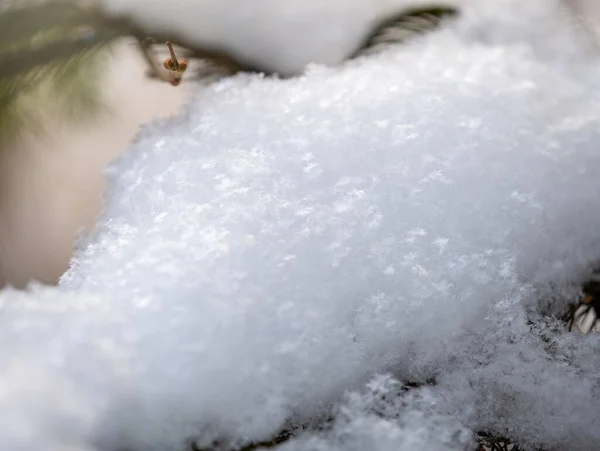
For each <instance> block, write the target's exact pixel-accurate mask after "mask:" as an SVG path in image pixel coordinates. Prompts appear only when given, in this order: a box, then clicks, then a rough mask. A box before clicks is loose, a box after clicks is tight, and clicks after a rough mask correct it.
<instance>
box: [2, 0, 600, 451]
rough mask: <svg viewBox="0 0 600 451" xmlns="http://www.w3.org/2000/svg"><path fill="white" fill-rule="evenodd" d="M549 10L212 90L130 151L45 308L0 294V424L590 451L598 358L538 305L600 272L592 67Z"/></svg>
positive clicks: (90, 437) (113, 442)
mask: <svg viewBox="0 0 600 451" xmlns="http://www.w3.org/2000/svg"><path fill="white" fill-rule="evenodd" d="M503 5H504V7H505V8H508V6H510V3H509V2H507V3H506V4H503ZM554 6H556V5H554ZM547 8H548V5H547V2H532V4H531V5H529V7H528V10H527V11H524V12H523V16H521V17H515V16H514V14H513V13H510V11H509V9H506V10H501V11H502V13H501V14H494V15H493V17H492V16H490V14H489V11H488V10H487V9H486V8H482V10H481V11H480V12H478V13H477V14H476V13H475V12H472V13H470V14H469V15H467V16H466V17H465V19H464V21H462V22H460V23H458V24H457V25H456V26H454V27H452V28H450V29H448V30H445V31H440V32H439V33H436V34H435V35H432V36H429V37H427V38H425V39H422V40H418V41H415V42H414V43H412V44H411V45H409V46H407V47H402V48H399V49H394V50H390V51H388V52H385V53H384V54H381V55H379V56H377V57H372V58H367V59H363V60H359V61H356V62H353V63H350V64H347V65H345V66H344V67H341V68H325V67H317V66H313V67H311V68H310V69H309V70H308V71H307V73H306V74H305V75H303V76H302V77H299V78H297V79H292V80H286V81H282V80H277V79H266V78H263V77H260V76H237V77H235V78H232V79H228V80H223V81H221V82H218V83H216V84H214V85H213V86H211V87H209V88H207V89H204V90H202V91H200V92H198V94H197V95H196V96H195V98H194V99H192V100H191V101H190V103H189V105H188V108H187V110H186V112H185V114H182V115H181V117H179V118H177V119H175V120H170V121H167V122H162V123H155V124H152V125H151V126H148V127H146V128H145V129H144V130H143V131H142V132H141V133H140V135H139V136H138V138H137V140H136V142H135V143H134V144H133V145H132V146H131V148H130V149H129V151H128V152H126V154H125V155H123V156H122V157H121V158H120V159H119V160H118V161H117V162H115V164H114V165H113V166H112V168H111V170H110V190H109V193H108V196H107V204H106V211H105V213H104V215H103V216H102V217H101V218H100V219H99V222H98V226H97V230H96V232H95V234H94V236H93V237H92V239H91V240H90V241H89V242H88V243H85V244H82V246H81V250H80V251H79V252H78V254H77V256H76V257H75V258H74V260H73V262H72V267H71V269H70V271H69V272H67V273H66V274H65V275H64V277H63V278H62V281H61V288H60V289H59V290H51V289H36V290H34V292H33V293H32V294H29V295H26V294H19V293H15V292H10V291H8V292H5V293H4V294H3V305H4V307H3V311H4V312H5V313H4V316H3V320H4V323H3V328H2V336H3V341H2V343H3V344H4V348H3V352H4V353H5V359H4V362H5V376H4V380H5V382H4V387H5V393H4V394H3V398H1V399H2V401H1V402H2V405H3V407H5V408H7V409H8V408H10V409H11V412H12V419H13V421H14V422H15V423H16V424H17V425H18V426H19V427H20V428H23V430H25V431H28V430H29V431H33V430H35V431H39V430H40V427H42V426H43V427H44V428H43V429H41V430H42V431H43V432H44V434H43V438H44V440H45V441H46V446H45V449H50V448H49V446H48V443H49V444H50V445H52V444H54V443H56V446H55V448H54V449H65V447H66V446H67V445H72V446H74V447H75V446H79V448H73V449H82V448H81V447H83V446H87V447H89V448H90V449H100V450H125V449H127V450H129V449H131V450H138V449H139V450H141V449H144V450H167V449H182V446H183V444H184V442H185V441H186V440H187V439H189V438H191V437H195V438H196V439H197V440H198V443H199V445H200V446H209V445H210V444H211V443H213V441H214V440H225V441H227V443H229V444H230V445H235V444H242V443H248V442H251V441H257V440H263V439H268V438H269V437H271V436H272V435H273V434H275V433H277V432H278V431H279V430H280V429H281V428H282V427H284V426H285V427H287V426H291V427H293V426H294V425H300V424H305V423H307V422H311V421H315V419H317V420H318V419H319V418H327V417H328V416H329V415H330V414H331V413H332V412H333V413H334V416H335V420H334V423H333V426H332V428H331V429H330V430H329V431H327V432H321V433H317V432H309V433H307V434H305V435H303V436H301V437H299V438H298V439H296V440H293V441H291V442H289V443H287V444H285V445H282V446H283V447H284V448H289V449H302V450H308V449H313V450H321V449H323V450H324V449H340V450H341V449H344V450H354V449H356V450H359V449H375V450H382V451H383V450H388V449H407V450H408V449H425V448H426V447H427V448H428V449H464V447H466V446H468V445H469V444H470V443H471V432H473V431H477V430H480V429H486V430H490V431H492V432H496V433H503V434H505V435H509V436H512V437H515V438H517V439H519V440H520V441H521V442H522V443H524V444H532V445H534V444H535V445H543V446H545V447H548V448H552V449H554V448H558V449H560V448H562V449H566V448H567V447H568V448H569V449H591V447H594V446H595V444H596V443H597V442H598V440H599V439H600V436H599V435H600V433H599V432H598V431H600V428H598V425H599V424H598V423H599V421H600V419H599V417H597V415H596V412H597V411H598V408H599V407H600V393H598V390H599V386H598V382H599V381H598V371H597V368H598V365H599V364H600V361H599V360H600V358H599V357H598V356H599V354H598V347H599V346H600V342H599V340H598V338H597V337H595V336H590V337H586V338H585V339H581V338H578V337H575V336H574V335H571V334H564V333H563V331H561V330H560V326H559V325H558V323H556V322H555V321H553V320H551V319H548V318H546V317H543V316H542V315H541V314H540V313H542V310H541V303H540V302H539V301H540V299H549V300H550V297H549V296H550V295H553V296H555V297H556V298H557V299H558V300H555V301H554V302H549V303H548V305H547V306H546V305H545V306H544V310H543V312H544V313H548V312H549V313H552V312H559V311H560V309H561V307H562V306H563V303H562V302H561V301H560V296H559V295H563V294H571V293H573V292H575V291H576V288H575V287H576V284H577V283H578V282H581V281H582V280H583V279H584V278H585V277H586V274H587V270H588V269H589V267H590V265H591V264H592V263H593V262H594V261H596V260H597V259H598V256H599V255H600V235H598V233H597V231H598V230H600V214H599V213H598V211H597V202H598V197H599V195H600V181H599V179H598V177H597V172H596V168H597V167H599V165H600V153H599V152H598V142H599V141H598V140H599V138H600V127H599V126H600V109H599V106H600V89H599V88H600V64H599V63H598V59H597V55H596V54H595V53H593V52H594V50H593V48H592V47H591V46H587V45H585V44H581V43H582V42H583V38H582V36H581V34H580V33H579V32H578V31H577V30H573V29H572V28H571V27H570V25H571V24H570V23H569V21H568V20H564V19H563V18H562V17H561V16H559V15H558V14H557V12H556V11H557V10H554V12H552V11H550V12H548V9H547ZM540 15H542V16H544V17H545V18H546V19H545V21H543V22H541V23H540V24H539V25H536V27H537V28H536V29H535V30H534V31H533V32H532V31H531V28H530V27H531V24H532V23H534V24H537V22H536V21H534V20H533V19H535V18H539V16H540ZM475 19H477V20H475ZM556 30H559V32H557V31H556ZM551 48H554V49H557V50H556V51H555V52H549V50H550V49H551ZM17 357H18V358H17ZM24 373H25V374H27V375H28V377H29V378H31V379H23V378H22V377H21V375H22V374H24ZM387 373H389V374H391V375H392V376H385V375H384V374H387ZM428 380H429V381H431V380H435V382H436V383H435V385H433V386H431V387H425V388H420V389H416V390H412V391H410V392H409V393H408V394H406V393H404V392H403V390H402V388H401V383H400V382H402V381H403V382H406V381H416V382H420V383H425V382H426V381H428ZM48 381H50V382H52V384H51V385H52V387H55V386H60V387H63V391H64V395H62V396H60V398H59V400H60V402H56V399H55V398H54V397H55V396H56V395H55V391H51V390H50V385H49V384H48ZM53 381H56V382H53ZM55 384H57V385H55ZM23 386H25V387H26V388H27V387H30V386H35V387H36V388H37V392H36V393H37V396H36V400H37V402H35V403H34V402H31V403H30V402H27V400H28V397H24V394H23V393H24V392H22V391H19V390H25V389H23ZM25 393H30V392H27V391H25ZM403 393H404V394H403ZM23 399H24V401H22V400H23ZM67 400H72V401H71V402H67ZM40 425H41V426H40ZM27 428H29V429H27ZM14 430H17V429H15V428H12V427H11V428H8V427H7V428H6V430H5V431H2V434H3V435H2V437H1V439H2V440H3V441H4V442H5V443H10V448H11V449H25V447H28V448H29V447H30V446H32V445H34V444H36V440H37V439H33V438H31V437H32V435H28V434H26V433H22V434H17V433H14V432H12V431H14ZM38 437H39V435H38ZM9 441H10V442H9ZM19 446H21V448H19ZM61 446H62V447H61Z"/></svg>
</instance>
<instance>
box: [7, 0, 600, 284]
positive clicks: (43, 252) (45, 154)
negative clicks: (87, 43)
mask: <svg viewBox="0 0 600 451" xmlns="http://www.w3.org/2000/svg"><path fill="white" fill-rule="evenodd" d="M189 1H190V2H193V0H189ZM202 1H204V0H196V2H197V3H200V2H202ZM332 1H333V0H332ZM348 1H351V0H348ZM470 1H476V0H462V1H460V2H449V3H450V4H466V3H469V2H470ZM481 1H486V2H488V3H489V2H491V1H492V0H481ZM499 1H501V0H499ZM298 2H300V3H302V0H298ZM335 2H336V3H337V4H340V5H342V6H343V1H341V0H335ZM108 3H109V4H119V2H116V3H115V2H111V1H109V2H108ZM130 3H132V4H134V5H136V6H137V7H140V5H143V3H144V2H143V1H142V0H137V1H136V2H130ZM146 3H148V5H150V4H154V5H155V6H156V4H160V3H161V2H159V1H151V0H148V1H146ZM163 3H164V4H165V5H166V4H167V3H168V2H166V0H165V2H163ZM205 3H207V4H208V6H207V7H206V8H210V4H209V3H211V2H210V1H208V0H207V1H205ZM263 3H264V2H263ZM288 3H290V2H288ZM363 3H364V4H368V2H366V3H365V2H363ZM374 3H376V4H378V5H380V6H381V5H383V4H384V3H386V2H385V0H381V1H379V0H378V1H375V2H374ZM388 3H389V2H388ZM405 3H406V4H407V6H410V5H411V2H410V0H407V1H406V2H405ZM419 3H423V2H419ZM572 3H573V4H574V5H575V6H576V7H577V9H578V11H579V12H580V14H581V15H582V18H584V19H585V21H586V22H587V23H588V25H589V26H590V27H591V28H594V26H595V25H594V24H598V23H600V1H599V0H573V2H572ZM22 4H23V1H7V0H0V51H1V50H6V49H9V48H10V47H11V45H12V44H13V42H17V41H18V39H17V38H14V37H13V36H12V35H10V34H9V33H10V32H13V33H16V35H18V33H20V32H21V31H22V30H24V29H25V28H27V27H26V24H24V23H19V21H15V20H14V19H12V18H11V19H10V20H8V19H7V17H8V16H7V14H8V13H9V12H10V11H12V10H13V9H14V8H15V7H17V6H19V5H22ZM212 4H213V5H217V3H216V2H214V1H213V2H212ZM230 4H232V5H237V7H240V5H241V4H242V3H240V2H235V1H232V2H230ZM290 4H291V3H290ZM223 5H224V3H220V4H219V14H221V15H222V14H224V13H223V11H226V8H224V7H223ZM159 9H160V8H159ZM242 9H244V11H242V12H241V13H243V14H246V15H248V14H250V16H247V17H248V19H256V18H254V17H252V16H251V15H252V14H260V11H258V12H256V11H252V10H248V9H247V8H242ZM237 12H238V13H240V11H239V10H238V11H237ZM225 14H226V12H225ZM287 14H288V15H289V14H290V13H289V11H288V12H287ZM3 17H4V18H5V21H4V23H3V22H2V20H3V19H2V18H3ZM307 17H309V19H308V20H309V21H310V16H307ZM304 20H305V21H306V20H307V19H306V18H304ZM256 23H260V22H256ZM279 25H280V26H281V24H279ZM309 25H310V24H309ZM11 30H12V31H11ZM79 32H81V33H85V32H86V30H79ZM220 33H221V34H222V31H221V32H220ZM16 35H15V36H16ZM217 35H218V33H217ZM23 39H28V38H27V36H25V37H24V38H23ZM35 39H40V37H39V36H37V35H36V37H35ZM43 39H45V38H43ZM271 39H272V40H273V41H277V39H278V36H276V35H274V36H272V37H271ZM19 42H20V41H19ZM21 44H22V45H23V46H24V47H23V48H28V46H33V45H34V44H35V42H33V40H32V41H31V42H29V41H27V42H25V41H23V42H21ZM328 45H334V46H335V43H333V44H332V43H329V44H328ZM9 50H10V49H9ZM13 53H14V52H13ZM1 55H2V54H1V53H0V64H2V66H0V74H2V70H9V69H11V68H12V67H14V66H15V65H18V64H20V62H21V60H19V59H18V58H17V59H14V58H13V59H11V60H9V63H7V62H6V60H2V56H1ZM292 56H293V55H292ZM92 58H93V60H89V61H87V62H84V63H83V64H84V65H87V66H88V68H89V67H92V70H91V71H88V72H87V73H86V71H85V70H84V71H83V72H81V71H79V69H77V68H76V67H75V68H71V69H70V71H66V70H65V73H66V75H64V76H63V78H62V79H61V78H60V77H59V80H61V81H59V82H57V83H56V84H55V85H53V84H52V83H47V84H46V85H44V86H43V87H42V88H36V90H35V91H34V92H28V91H27V90H28V89H29V87H28V85H27V83H26V81H27V80H25V79H23V78H22V77H21V78H19V77H16V78H15V77H5V79H4V80H3V79H2V78H0V286H1V285H5V284H11V285H14V286H17V287H23V286H24V285H26V284H27V283H28V282H29V281H31V280H33V279H35V280H39V281H42V282H45V283H50V284H52V283H55V282H56V281H57V279H58V277H60V275H61V274H62V273H63V272H64V271H65V270H66V269H67V267H68V262H69V259H70V257H71V254H72V251H73V247H74V243H75V240H76V238H77V237H78V236H79V235H80V234H82V233H83V234H84V233H86V232H88V231H89V230H90V229H91V228H92V227H93V225H94V223H95V220H96V218H97V216H98V214H99V213H100V212H101V208H102V194H103V190H104V186H105V182H104V178H103V170H104V168H105V166H106V164H107V163H108V162H110V161H111V160H112V159H113V158H115V157H116V156H117V155H118V154H119V153H120V152H122V151H123V150H124V149H125V148H126V147H127V145H128V143H129V142H130V140H131V139H132V138H133V137H134V136H135V135H136V133H137V131H138V130H139V127H140V125H142V124H145V123H148V122H150V121H152V120H154V119H157V118H160V117H168V116H171V115H173V114H176V113H177V112H178V111H179V109H180V108H181V106H182V105H183V103H184V102H185V100H186V98H188V97H189V96H190V95H192V93H193V92H194V91H195V90H196V89H198V84H197V83H194V82H192V81H189V82H184V83H182V84H181V85H180V86H177V87H173V86H171V85H170V84H168V83H164V82H161V81H159V80H156V79H151V78H149V77H147V76H146V75H147V70H148V66H147V63H146V61H145V60H144V58H143V56H142V54H141V53H140V52H139V51H138V47H137V44H136V43H135V42H134V41H133V40H132V39H127V38H123V39H120V40H118V41H117V42H116V43H114V45H112V46H111V48H110V49H109V50H107V51H105V52H104V53H99V54H96V55H94V56H93V57H92ZM22 59H23V60H26V59H27V56H26V55H25V56H24V57H23V58H22ZM161 61H162V60H161ZM79 63H80V64H81V61H79ZM60 64H66V63H60ZM60 64H59V67H58V69H57V70H58V71H59V75H60V74H62V72H60V71H61V70H63V69H65V67H63V66H60ZM61 76H62V75H61ZM53 77H56V74H53ZM77 77H83V78H77ZM50 78H52V77H50ZM7 80H9V81H7ZM15 80H16V81H15ZM24 81H25V82H24ZM61 89H65V90H66V95H65V98H66V99H67V100H70V101H73V102H74V103H75V105H71V104H69V105H67V110H69V108H70V109H71V110H69V111H68V114H66V113H64V111H63V110H64V108H63V109H61V113H60V114H58V113H57V111H58V109H59V106H58V105H57V104H56V102H57V101H56V99H55V98H53V94H54V93H55V92H56V90H58V91H60V90H61ZM91 93H93V95H92V94H91ZM25 94H26V95H25ZM15 99H16V100H15ZM79 99H82V101H81V102H79ZM78 102H79V103H78ZM67 103H68V102H67ZM63 106H64V105H63ZM61 108H62V107H61ZM90 111H91V112H92V113H93V114H91V113H90ZM88 113H90V114H88ZM87 116H89V118H86V117H87Z"/></svg>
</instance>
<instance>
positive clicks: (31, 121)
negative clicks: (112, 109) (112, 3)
mask: <svg viewBox="0 0 600 451" xmlns="http://www.w3.org/2000/svg"><path fill="white" fill-rule="evenodd" d="M97 22H98V19H97V14H96V10H95V9H94V8H90V7H82V6H78V4H77V3H75V1H65V0H63V1H52V2H34V1H31V0H30V1H22V2H20V3H19V5H18V6H13V7H9V8H5V9H2V10H0V148H1V147H5V146H6V145H7V144H8V143H10V142H12V141H14V139H16V138H17V137H18V136H19V135H21V133H23V132H25V131H27V132H30V131H38V132H39V131H41V130H43V124H44V122H45V121H46V118H47V117H48V116H49V115H52V116H53V117H56V116H57V113H58V114H59V115H60V116H62V117H64V118H65V119H67V120H69V121H74V120H83V119H91V118H93V117H95V116H97V115H98V114H99V113H100V112H101V111H103V110H104V108H103V107H104V105H103V102H102V89H101V79H102V76H103V68H104V67H105V66H106V63H107V57H108V56H109V51H108V50H109V43H110V40H108V39H96V38H95V36H94V33H95V29H96V28H95V25H96V24H97ZM53 49H54V50H53ZM56 49H58V50H59V51H58V52H57V51H56Z"/></svg>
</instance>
